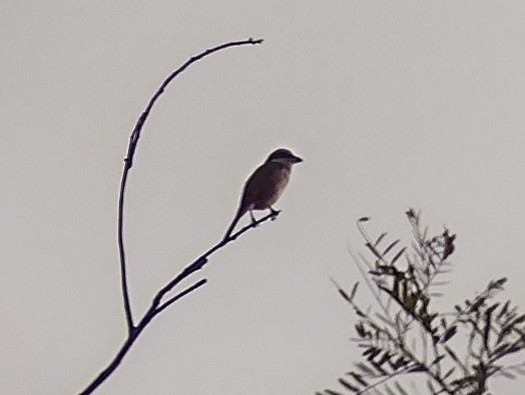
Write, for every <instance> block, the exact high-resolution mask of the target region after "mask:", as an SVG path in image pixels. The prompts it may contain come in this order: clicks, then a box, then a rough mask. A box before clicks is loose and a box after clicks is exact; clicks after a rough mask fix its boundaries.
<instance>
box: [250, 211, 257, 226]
mask: <svg viewBox="0 0 525 395" xmlns="http://www.w3.org/2000/svg"><path fill="white" fill-rule="evenodd" d="M250 217H252V224H253V223H255V222H256V221H255V217H254V216H253V211H252V210H250Z"/></svg>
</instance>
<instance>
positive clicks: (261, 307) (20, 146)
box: [0, 0, 525, 395]
mask: <svg viewBox="0 0 525 395" xmlns="http://www.w3.org/2000/svg"><path fill="white" fill-rule="evenodd" d="M524 18H525V3H523V2H522V1H507V2H495V1H480V0H476V1H459V2H458V1H439V2H430V1H417V2H416V1H404V2H378V1H360V2H357V1H349V0H347V1H331V2H320V1H304V0H303V1H289V2H282V1H242V2H241V1H221V2H216V1H177V2H175V1H156V0H152V1H149V2H139V1H129V0H128V1H112V2H105V1H82V2H80V1H77V2H71V1H55V0H48V1H44V2H42V1H34V0H33V1H25V2H20V1H12V0H3V1H2V3H1V5H0V48H1V51H2V57H1V60H0V62H1V70H2V72H1V73H0V81H1V90H0V108H1V109H0V123H1V125H2V126H1V130H2V131H1V133H2V135H1V137H2V144H1V146H0V161H1V162H0V163H1V169H2V170H1V171H0V175H1V185H2V194H1V195H0V203H1V207H2V217H1V218H2V219H1V223H2V227H1V230H0V240H1V241H0V243H1V248H0V258H1V259H0V261H1V266H0V267H1V275H0V311H1V312H2V316H3V319H2V325H1V329H0V339H1V344H0V349H1V350H2V352H1V353H0V362H1V364H0V365H1V369H0V392H2V393H5V394H42V395H47V394H49V395H56V394H73V393H76V392H78V391H79V390H81V389H82V388H83V387H84V386H85V385H86V384H87V383H88V382H89V381H90V380H91V379H92V378H93V376H94V375H95V374H96V373H98V372H99V370H100V369H101V368H102V367H104V366H105V364H106V363H107V362H108V361H109V360H110V359H111V358H112V357H113V355H114V353H115V352H116V350H117V349H118V347H119V346H120V344H121V342H122V341H123V339H124V335H125V320H124V315H123V309H122V301H121V295H120V285H119V267H118V254H117V252H118V251H117V244H116V208H117V193H118V185H119V180H120V175H121V170H122V159H123V157H124V155H125V149H126V146H127V142H128V137H129V134H130V131H131V129H132V127H133V125H134V124H135V121H136V119H137V117H138V116H139V114H140V113H141V111H142V110H143V109H144V107H145V105H146V103H147V101H148V100H149V98H150V97H151V95H152V94H153V92H154V91H155V90H156V88H157V87H158V85H159V84H160V83H161V81H162V80H163V79H164V78H165V77H166V76H167V75H168V74H169V73H170V72H171V71H172V70H173V69H175V68H176V67H178V66H179V65H180V64H181V63H182V62H184V61H185V60H186V59H187V58H188V57H189V56H191V55H194V54H196V53H198V52H200V51H202V50H203V49H205V48H208V47H212V46H215V45H217V44H219V43H221V42H224V41H231V40H239V39H245V38H248V37H254V38H264V39H265V42H264V44H263V45H261V46H255V47H243V48H236V49H230V50H228V51H226V52H221V53H219V54H217V55H214V56H213V57H210V58H207V59H206V60H205V61H204V62H201V63H199V64H196V65H194V66H193V67H192V68H191V69H189V70H188V71H187V72H186V73H185V74H183V76H182V77H181V78H179V79H178V80H176V82H175V84H174V85H172V86H171V87H170V88H169V89H168V90H167V92H166V93H165V95H164V96H163V97H162V98H161V100H160V101H159V102H158V105H157V106H156V108H155V109H154V111H153V112H152V114H151V116H150V119H149V122H148V123H147V125H146V126H145V128H144V130H143V136H142V140H141V141H140V145H139V148H138V151H137V155H136V162H135V167H134V168H133V170H132V173H131V175H130V179H129V189H128V195H127V199H128V200H127V207H126V213H127V217H126V242H127V251H128V270H129V280H130V288H131V289H130V290H131V295H132V302H133V306H134V311H135V316H138V315H140V314H141V313H142V312H143V311H144V309H145V308H146V307H147V306H148V304H149V302H150V299H151V297H152V295H153V294H154V293H155V291H156V290H157V289H158V288H159V287H160V286H162V285H163V284H164V283H166V282H167V281H168V280H169V279H170V278H171V276H173V275H174V274H176V273H177V272H178V271H179V270H180V269H181V268H182V267H183V266H185V265H186V264H187V263H188V262H189V261H190V260H191V259H192V258H194V257H196V256H197V255H199V254H200V253H201V252H202V251H204V250H205V249H207V248H208V247H209V246H210V245H211V244H212V243H214V242H215V241H217V240H218V239H219V238H220V237H221V236H222V235H223V232H224V231H225V229H226V227H227V225H228V223H229V221H230V219H231V218H232V216H233V214H234V211H235V209H236V205H237V202H238V198H239V193H240V190H241V188H242V184H243V182H244V180H245V179H246V177H247V176H248V175H249V174H250V173H251V171H252V170H253V169H254V168H255V167H256V166H257V165H258V164H260V163H261V162H262V161H263V160H264V159H265V157H266V156H267V155H268V153H269V152H270V151H272V150H273V149H274V148H276V147H280V146H286V147H289V148H291V149H292V150H293V151H294V152H295V153H297V154H298V155H300V156H302V157H303V158H304V159H305V162H304V163H302V164H300V165H298V166H297V167H296V168H295V172H294V174H293V177H292V181H291V183H290V186H289V188H288V190H287V191H286V193H285V196H284V197H283V198H282V199H281V201H280V202H279V203H278V204H277V207H278V208H280V209H282V210H283V212H282V214H281V216H280V217H279V219H278V221H276V222H272V223H266V224H264V225H263V226H261V227H259V228H258V229H256V230H254V231H251V232H249V233H248V234H247V235H245V236H244V237H243V238H242V239H240V240H238V241H237V242H235V243H234V244H232V245H231V246H229V247H228V248H227V249H225V250H223V251H221V252H220V253H218V254H217V255H216V256H214V257H213V259H212V262H210V264H209V265H208V267H206V269H205V270H204V271H203V272H202V273H200V274H199V276H200V277H199V276H197V277H196V279H198V278H201V277H202V276H205V277H206V278H207V279H208V280H209V283H208V284H207V285H206V286H205V287H204V288H202V289H200V290H199V291H197V292H196V293H194V294H193V295H191V296H189V297H188V298H186V299H185V300H183V301H182V302H181V303H178V304H176V305H175V306H174V307H173V308H171V309H170V310H168V311H166V312H165V313H164V314H162V315H161V316H160V317H159V318H158V319H156V321H155V322H154V323H153V324H152V325H151V326H150V327H149V328H148V329H147V331H146V332H145V333H144V334H143V335H142V337H141V338H140V340H139V341H138V342H137V343H136V345H135V346H134V349H133V350H132V351H131V352H130V353H129V354H128V356H127V357H126V359H125V360H124V362H123V364H122V366H121V367H120V368H119V369H118V371H117V372H116V373H115V374H114V375H113V376H112V377H111V378H110V379H109V380H108V381H107V382H106V383H105V384H103V386H102V387H101V388H100V389H99V391H98V392H97V394H100V395H103V394H112V395H114V394H127V395H133V394H203V393H205V394H246V393H250V394H252V395H262V394H268V393H287V394H301V395H302V394H309V393H313V392H314V391H315V390H318V389H322V388H325V387H336V378H337V377H338V376H339V375H341V374H343V373H344V372H345V371H347V370H348V368H349V367H350V366H351V363H352V361H355V360H357V358H358V353H357V351H356V350H355V348H354V346H353V345H352V344H350V343H349V341H348V338H349V337H350V336H351V335H352V334H353V329H352V328H353V323H354V322H355V319H354V317H353V315H352V314H351V312H350V311H349V309H348V308H347V306H346V305H345V304H344V303H343V301H342V300H341V299H340V298H339V296H338V295H337V293H336V291H335V289H334V288H333V286H332V284H330V282H329V280H328V278H329V276H332V277H334V278H335V279H337V280H338V281H339V282H340V283H341V285H343V286H345V287H348V288H350V287H351V285H352V284H353V282H354V281H356V280H359V279H360V278H359V275H358V272H357V270H356V268H355V267H354V265H353V263H352V260H351V258H350V255H349V253H348V248H350V249H352V250H354V251H360V250H362V247H361V246H362V240H361V239H360V237H359V235H358V232H357V231H356V228H355V220H356V219H357V218H359V217H361V216H363V215H370V216H372V217H373V218H374V222H373V224H372V229H375V230H376V231H378V232H379V231H381V230H388V231H390V232H391V234H393V235H397V236H400V237H402V238H403V240H405V241H406V240H409V228H408V225H407V223H406V221H405V218H404V215H403V212H404V211H405V210H406V209H407V208H408V207H409V206H413V207H416V208H421V209H423V211H424V219H425V220H426V221H427V223H429V224H430V225H431V226H432V229H433V230H435V231H439V229H440V226H441V225H442V224H444V223H446V224H447V225H448V226H449V227H450V228H451V230H452V231H454V232H457V233H458V251H457V254H456V255H455V257H454V260H453V261H454V263H455V267H454V271H453V274H452V275H451V276H450V280H451V283H450V285H449V286H448V288H447V289H446V290H447V292H446V295H445V296H444V298H443V301H442V302H443V304H444V305H447V303H448V304H450V307H452V305H453V304H454V303H456V302H459V301H461V300H462V299H463V298H465V297H470V296H472V295H473V294H474V292H475V291H478V290H480V289H481V288H482V287H483V286H484V285H485V284H486V283H487V282H488V280H489V279H492V278H496V277H500V276H508V277H510V280H511V281H510V283H509V284H508V294H507V295H508V296H509V297H510V298H512V299H514V301H515V302H517V303H518V304H521V307H522V308H525V306H524V303H523V299H524V298H523V289H522V286H523V278H524V275H525V269H524V264H523V261H524V256H523V255H524V253H523V248H522V244H523V240H524V239H525V228H524V226H523V224H524V223H525V214H524V211H523V209H522V204H523V200H524V195H525V177H524V175H525V174H524V165H525V161H524V159H523V152H522V147H523V146H524V144H525V137H524V132H523V129H524V126H525V112H524V111H523V105H524V102H525V79H524V64H525V24H524V23H523V21H524ZM362 297H363V300H364V301H365V302H366V301H367V296H366V294H363V295H362ZM523 383H524V379H521V380H518V381H516V382H509V381H498V382H496V383H495V384H494V386H493V387H492V389H493V390H494V393H495V394H496V393H497V394H510V393H517V391H518V390H517V388H518V386H522V385H523Z"/></svg>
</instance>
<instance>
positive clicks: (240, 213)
mask: <svg viewBox="0 0 525 395" xmlns="http://www.w3.org/2000/svg"><path fill="white" fill-rule="evenodd" d="M247 211H248V210H247V209H246V208H245V207H242V206H240V207H239V209H238V210H237V213H236V214H235V217H233V220H232V222H231V224H230V226H229V227H228V230H227V231H226V234H225V235H224V239H223V240H226V239H227V238H228V237H230V235H231V234H232V232H233V229H235V225H237V222H239V220H240V219H241V217H242V216H243V215H244V214H246V212H247Z"/></svg>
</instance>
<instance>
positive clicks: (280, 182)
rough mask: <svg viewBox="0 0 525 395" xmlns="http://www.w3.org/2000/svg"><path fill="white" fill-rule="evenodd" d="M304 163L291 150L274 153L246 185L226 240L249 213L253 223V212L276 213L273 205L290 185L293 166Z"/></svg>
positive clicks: (280, 150) (281, 149)
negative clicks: (265, 211) (267, 210)
mask: <svg viewBox="0 0 525 395" xmlns="http://www.w3.org/2000/svg"><path fill="white" fill-rule="evenodd" d="M302 161H303V160H302V159H301V158H299V157H298V156H295V155H294V154H292V152H291V151H290V150H287V149H284V148H279V149H278V150H275V151H274V152H272V153H271V154H270V156H268V158H267V159H266V161H265V162H264V163H263V164H262V165H261V166H259V167H258V168H257V169H256V170H255V171H254V172H253V174H252V175H251V176H250V178H248V181H246V184H244V190H243V192H242V197H241V202H240V204H239V208H238V209H237V213H236V214H235V217H234V218H233V221H232V223H231V224H230V226H229V227H228V230H227V231H226V234H225V235H224V238H225V239H227V238H228V237H229V236H230V235H231V233H232V232H233V229H234V228H235V225H237V222H239V220H240V219H241V217H242V216H243V215H244V214H246V213H247V212H248V211H249V212H250V215H251V217H252V221H255V218H254V217H253V213H252V211H253V210H265V209H269V210H270V211H271V212H272V213H276V210H274V209H273V207H272V205H274V204H275V202H277V199H279V197H280V196H281V194H282V193H283V191H284V188H286V184H288V180H289V179H290V173H291V171H292V165H293V164H295V163H299V162H302Z"/></svg>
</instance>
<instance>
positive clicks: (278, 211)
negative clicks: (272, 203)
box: [270, 207, 281, 221]
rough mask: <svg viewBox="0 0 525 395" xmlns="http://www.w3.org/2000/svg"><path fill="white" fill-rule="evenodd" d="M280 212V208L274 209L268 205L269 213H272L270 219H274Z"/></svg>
mask: <svg viewBox="0 0 525 395" xmlns="http://www.w3.org/2000/svg"><path fill="white" fill-rule="evenodd" d="M280 212H281V210H275V209H273V208H272V207H270V214H271V215H272V221H275V220H276V219H277V216H278V215H279V213H280Z"/></svg>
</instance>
